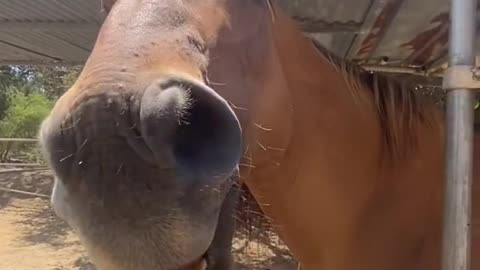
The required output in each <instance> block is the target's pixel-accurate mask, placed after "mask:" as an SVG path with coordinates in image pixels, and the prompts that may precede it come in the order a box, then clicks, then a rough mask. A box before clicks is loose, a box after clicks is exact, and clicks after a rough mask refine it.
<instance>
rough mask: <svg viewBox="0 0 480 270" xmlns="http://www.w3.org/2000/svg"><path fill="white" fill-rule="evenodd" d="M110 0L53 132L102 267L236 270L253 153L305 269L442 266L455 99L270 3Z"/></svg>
mask: <svg viewBox="0 0 480 270" xmlns="http://www.w3.org/2000/svg"><path fill="white" fill-rule="evenodd" d="M108 2H110V3H111V4H112V5H113V8H111V10H110V7H109V6H107V7H106V11H109V14H108V16H107V18H106V20H105V22H104V24H103V26H102V28H101V30H100V33H99V36H98V39H97V42H96V44H95V47H94V49H93V51H92V53H91V55H90V57H89V59H88V61H87V63H86V65H85V67H84V69H83V71H82V73H81V75H80V77H79V79H78V81H77V82H76V83H75V85H74V86H73V87H72V88H71V89H70V90H69V91H67V92H66V93H65V95H64V96H62V97H61V98H60V99H59V100H58V102H57V104H56V106H55V108H54V109H53V111H52V113H51V115H50V116H49V118H48V119H47V120H46V121H45V122H44V125H43V126H42V129H41V141H42V145H43V147H44V151H45V154H46V156H47V157H48V159H49V161H50V164H51V167H52V168H53V170H54V171H55V174H56V185H55V188H54V191H53V206H54V208H55V210H56V212H57V213H58V214H59V216H61V217H63V218H64V219H65V220H67V221H68V222H69V223H70V224H71V226H72V227H74V228H75V229H76V230H77V231H78V233H79V235H80V236H81V238H82V240H83V242H84V244H85V246H86V247H87V249H88V250H89V252H90V254H91V256H92V258H93V260H94V262H95V263H96V264H97V265H98V266H99V267H100V269H102V270H105V269H107V270H110V269H119V270H136V269H168V270H171V269H202V268H205V267H208V268H209V269H228V268H229V267H230V263H229V261H230V254H229V241H230V240H231V236H232V227H233V225H232V224H233V223H232V220H231V215H232V212H233V202H234V201H235V199H236V195H235V192H234V190H235V189H234V188H232V185H233V184H232V183H233V182H234V181H235V179H234V177H235V176H236V175H238V174H237V173H236V168H237V165H239V167H240V173H239V175H240V177H241V179H242V180H243V181H244V183H245V184H246V185H247V186H248V187H249V189H250V190H251V192H252V193H253V195H254V196H255V198H256V200H257V201H258V202H259V203H260V204H261V205H262V208H263V210H264V212H265V213H266V214H267V215H268V216H269V217H271V218H272V220H273V222H274V224H275V225H277V227H276V228H277V230H278V232H279V233H280V235H281V237H282V238H283V240H284V241H285V242H286V243H287V245H288V247H289V248H290V250H291V251H292V253H293V254H294V255H295V256H296V258H297V259H298V260H299V261H300V262H301V263H302V265H303V267H304V269H307V270H316V269H336V270H351V269H368V270H376V269H377V270H385V269H389V270H395V269H398V270H400V269H402V270H403V269H410V270H413V269H431V270H433V269H440V265H439V264H440V245H441V228H442V202H443V168H444V164H443V143H444V138H443V129H444V122H443V121H444V120H443V111H442V110H441V109H440V108H438V107H437V106H435V105H434V104H433V103H432V102H430V101H428V100H426V99H425V98H423V97H422V95H420V94H419V93H417V92H414V91H413V90H410V89H407V88H406V87H404V86H402V85H401V84H399V83H396V82H395V81H393V80H392V79H389V78H386V77H383V76H380V75H372V74H368V73H363V72H361V70H359V69H357V68H355V67H354V66H353V65H352V64H349V63H346V62H344V61H340V60H338V59H336V58H335V57H333V56H332V55H331V54H329V53H327V52H325V51H324V50H323V49H321V48H319V47H318V46H315V45H314V44H313V42H312V41H311V40H309V39H308V38H306V37H304V36H303V35H302V33H301V32H300V31H299V30H298V29H297V28H296V26H295V24H294V22H293V21H292V20H291V19H290V18H288V17H287V16H286V15H285V14H284V13H282V11H281V10H280V9H279V8H277V7H275V6H274V5H273V4H272V3H270V2H268V1H266V0H203V1H193V0H142V1H140V0H137V1H134V0H130V1H129V0H118V1H116V3H115V1H108ZM213 89H214V90H213ZM217 93H218V94H217ZM230 108H233V110H232V109H230ZM237 117H238V121H237ZM240 127H241V129H240ZM242 154H243V157H242V159H241V160H240V156H242ZM229 191H230V192H231V193H230V194H229V195H226V194H228V192H229ZM205 264H206V265H207V266H205ZM475 267H478V266H475ZM476 269H478V268H476Z"/></svg>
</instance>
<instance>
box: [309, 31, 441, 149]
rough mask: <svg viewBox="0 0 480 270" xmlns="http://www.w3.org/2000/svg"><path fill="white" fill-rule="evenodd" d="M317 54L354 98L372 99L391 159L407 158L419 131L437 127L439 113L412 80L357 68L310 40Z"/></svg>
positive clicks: (414, 146) (413, 147)
mask: <svg viewBox="0 0 480 270" xmlns="http://www.w3.org/2000/svg"><path fill="white" fill-rule="evenodd" d="M311 40H312V42H313V44H314V47H315V48H316V49H317V51H318V52H319V53H320V54H321V55H322V56H323V57H325V58H327V60H328V61H330V62H331V63H332V64H333V65H334V66H335V68H336V69H337V70H338V71H339V72H340V73H342V75H343V76H344V78H345V80H346V82H347V86H348V88H349V90H350V92H351V94H352V95H353V97H354V98H355V100H360V99H361V97H365V95H362V93H365V91H366V92H367V93H368V95H367V97H370V100H373V103H374V105H375V107H376V112H377V116H378V120H379V122H380V127H381V130H382V137H383V140H384V145H385V151H386V153H385V154H388V156H389V157H391V158H402V157H406V156H407V155H408V154H409V153H412V151H414V150H415V149H416V148H417V147H418V140H417V139H418V128H419V127H421V126H422V125H423V126H430V127H434V126H437V125H438V124H439V119H440V118H439V117H438V116H440V114H439V113H441V110H440V109H439V108H438V107H437V106H436V105H435V103H434V102H433V99H432V98H431V96H430V97H428V96H427V95H426V93H425V92H422V91H420V90H419V88H417V85H415V84H414V83H413V82H411V81H407V80H399V79H397V78H396V77H393V76H389V75H386V74H383V73H372V72H369V71H366V70H365V69H363V68H362V67H361V66H360V65H358V64H356V63H354V62H352V61H348V60H346V59H343V58H340V57H338V56H336V55H335V54H333V53H332V52H330V51H328V50H327V49H326V48H325V47H323V46H322V45H321V44H319V42H318V41H316V40H315V39H311Z"/></svg>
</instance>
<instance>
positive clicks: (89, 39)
mask: <svg viewBox="0 0 480 270" xmlns="http://www.w3.org/2000/svg"><path fill="white" fill-rule="evenodd" d="M99 11H100V2H99V0H81V1H80V0H22V1H18V0H0V63H8V64H16V63H18V64H30V63H31V64H41V63H52V62H66V63H74V64H77V63H82V62H84V61H85V59H86V58H87V57H88V54H89V52H90V50H91V48H92V47H93V44H94V42H95V38H96V35H97V32H98V29H99V27H100V25H101V21H102V20H101V17H100V14H99Z"/></svg>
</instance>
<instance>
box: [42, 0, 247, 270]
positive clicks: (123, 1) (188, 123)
mask: <svg viewBox="0 0 480 270" xmlns="http://www.w3.org/2000/svg"><path fill="white" fill-rule="evenodd" d="M224 2H225V1H224V0H204V1H190V0H142V1H140V0H138V1H131V0H118V1H117V2H116V3H114V1H105V4H106V6H105V8H106V11H108V12H109V13H108V15H107V17H106V20H105V22H104V24H103V26H102V28H101V30H100V32H99V35H98V39H97V41H96V44H95V46H94V49H93V51H92V53H91V55H90V57H89V59H88V61H87V63H86V65H85V67H84V69H83V71H82V73H81V74H80V77H79V79H78V80H77V81H76V83H75V84H74V85H73V86H72V88H71V89H69V90H68V91H67V92H66V93H65V94H64V95H63V96H62V97H61V98H60V99H59V100H58V101H57V103H56V105H55V107H54V109H53V111H52V112H51V115H50V116H49V117H48V119H46V120H45V122H44V124H43V126H42V128H41V131H40V137H41V144H42V146H43V149H44V153H45V155H46V157H47V158H48V160H49V163H50V166H51V167H52V169H53V171H54V173H55V177H56V180H55V187H54V190H53V196H52V204H53V207H54V209H55V211H56V213H57V214H58V215H59V216H60V217H61V218H63V219H64V220H66V221H67V222H68V223H69V224H70V226H72V227H73V228H74V229H75V230H76V231H77V233H78V234H79V235H80V237H81V239H82V241H83V243H84V245H85V246H86V247H87V250H88V251H89V254H90V255H91V257H92V259H93V261H94V262H95V263H96V264H97V266H98V267H99V268H100V269H101V270H111V269H115V270H137V269H138V270H140V269H141V270H146V269H166V270H167V269H168V270H175V269H200V268H202V267H203V266H202V265H203V264H204V262H203V260H202V258H203V257H204V256H205V254H206V252H208V250H209V248H210V247H211V245H212V241H215V240H214V236H216V235H215V232H216V228H217V224H220V223H219V221H218V220H219V216H221V214H220V213H221V212H222V211H224V210H225V208H228V207H225V205H224V202H225V198H226V195H227V193H228V192H229V190H230V189H231V187H232V182H233V180H232V178H233V177H234V175H235V174H236V170H237V165H238V162H239V159H240V157H241V150H242V149H241V140H242V134H241V129H240V125H239V121H238V120H237V117H236V116H235V114H234V112H233V111H232V110H231V108H230V107H229V105H228V104H227V102H226V101H225V100H224V99H223V98H222V97H221V96H219V95H218V94H217V93H216V92H215V91H213V90H212V89H211V88H210V87H209V86H207V84H206V82H205V81H206V78H205V74H206V68H207V59H208V55H207V53H208V48H211V47H212V46H214V44H215V41H216V38H217V35H218V32H219V31H220V29H222V28H223V27H224V26H225V25H226V24H227V14H226V12H225V10H224V5H225V3H224ZM110 6H113V7H112V8H111V10H109V8H110ZM222 204H223V207H224V209H223V210H222ZM228 209H230V210H231V208H228ZM228 209H227V210H228ZM227 210H225V211H227ZM227 212H228V211H227ZM228 214H229V215H231V214H232V213H231V212H230V213H227V215H228ZM220 218H221V217H220ZM217 232H218V228H217ZM220 238H221V236H220ZM219 241H221V240H219Z"/></svg>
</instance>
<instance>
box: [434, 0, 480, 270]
mask: <svg viewBox="0 0 480 270" xmlns="http://www.w3.org/2000/svg"><path fill="white" fill-rule="evenodd" d="M476 10H477V0H451V11H450V19H451V27H450V50H449V69H448V70H447V71H446V73H445V78H444V88H445V89H447V90H448V93H447V116H446V134H445V135H446V151H445V162H446V168H445V178H446V179H445V187H446V189H445V205H444V207H445V208H444V210H445V212H444V227H443V254H442V270H469V269H470V235H471V228H470V219H471V217H470V216H471V207H472V206H471V197H472V196H471V194H472V175H473V135H474V133H473V127H474V125H473V123H474V91H473V90H474V89H478V88H480V83H479V82H478V81H477V77H476V75H475V46H474V44H475V25H476V23H475V21H476V20H475V19H476V18H475V17H476Z"/></svg>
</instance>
